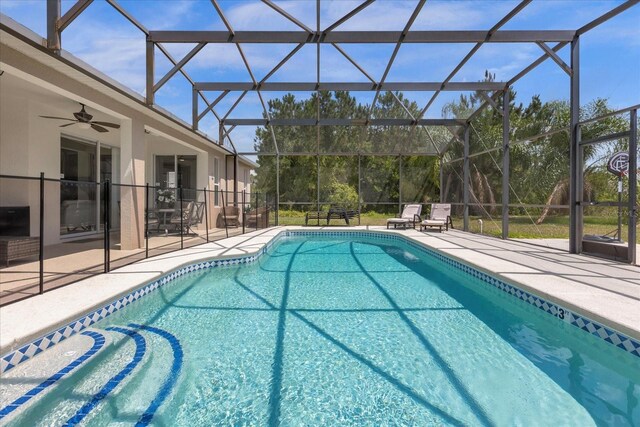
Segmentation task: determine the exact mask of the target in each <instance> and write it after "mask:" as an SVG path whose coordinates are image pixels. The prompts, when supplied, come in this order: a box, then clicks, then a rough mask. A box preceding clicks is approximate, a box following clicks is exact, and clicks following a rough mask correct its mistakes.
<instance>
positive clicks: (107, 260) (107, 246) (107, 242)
mask: <svg viewBox="0 0 640 427" xmlns="http://www.w3.org/2000/svg"><path fill="white" fill-rule="evenodd" d="M103 185H104V189H103V191H102V193H103V196H102V202H103V204H104V226H103V228H104V272H105V273H108V272H109V270H111V252H110V250H111V239H110V237H111V236H110V235H109V234H110V233H111V226H110V225H111V224H110V222H111V221H110V218H109V216H110V213H111V203H109V202H110V201H111V183H110V182H109V180H108V179H107V180H106V181H105V182H104V184H103Z"/></svg>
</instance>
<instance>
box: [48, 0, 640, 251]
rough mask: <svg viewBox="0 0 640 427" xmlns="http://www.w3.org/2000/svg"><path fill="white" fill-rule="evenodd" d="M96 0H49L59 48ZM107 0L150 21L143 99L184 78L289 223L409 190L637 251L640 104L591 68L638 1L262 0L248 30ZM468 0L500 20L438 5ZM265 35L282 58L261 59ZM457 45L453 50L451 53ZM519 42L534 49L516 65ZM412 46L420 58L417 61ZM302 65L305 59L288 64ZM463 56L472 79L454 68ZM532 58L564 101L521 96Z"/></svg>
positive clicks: (465, 212) (409, 196)
mask: <svg viewBox="0 0 640 427" xmlns="http://www.w3.org/2000/svg"><path fill="white" fill-rule="evenodd" d="M91 3H92V2H91V1H78V2H77V3H75V4H74V5H73V6H72V7H71V8H70V9H69V10H68V11H66V12H65V13H64V14H62V13H61V10H60V2H59V1H49V2H48V6H49V10H48V13H49V15H48V21H49V28H48V42H49V48H50V49H60V48H61V33H62V31H63V30H64V29H65V28H66V27H67V26H68V25H69V24H70V23H71V22H72V21H73V20H74V19H77V18H78V17H79V16H80V15H81V14H82V13H85V9H87V8H88V7H89V6H90V4H91ZM107 3H108V5H109V6H110V7H112V8H113V9H115V11H117V12H118V13H119V14H120V15H121V16H122V17H124V18H126V20H128V21H129V23H130V24H131V25H133V26H135V27H136V28H137V29H138V30H140V32H141V33H142V34H141V37H146V62H145V69H146V88H145V97H146V103H147V104H148V105H149V106H154V105H156V104H157V103H158V98H159V97H160V95H161V93H162V90H163V87H165V85H167V84H168V82H170V81H172V80H174V79H176V78H180V79H181V81H182V83H183V84H182V85H181V86H180V88H182V90H185V91H187V92H188V93H189V96H190V99H191V117H190V119H191V123H190V126H191V127H192V128H193V130H194V131H199V132H200V131H208V132H211V130H212V129H213V130H214V132H213V133H216V138H214V139H217V140H216V141H215V143H217V144H219V145H221V146H223V147H225V148H226V149H227V150H228V151H229V155H233V156H240V155H242V156H247V157H249V158H250V159H254V160H255V161H256V163H257V165H258V167H257V169H256V171H255V175H254V176H253V181H254V182H253V183H254V184H255V188H256V190H257V191H259V192H262V193H264V194H266V195H267V199H268V200H269V201H270V202H269V203H270V205H271V207H272V209H273V210H274V211H276V212H277V216H276V221H277V223H278V224H281V225H282V224H292V223H297V224H301V223H303V220H304V212H308V211H317V210H322V209H327V207H328V206H330V205H340V206H349V208H350V209H355V210H358V211H359V212H360V213H361V223H363V224H372V225H373V224H384V221H385V218H387V217H389V216H393V215H394V214H397V213H398V212H400V211H401V210H402V207H403V205H404V204H407V203H420V204H423V205H425V211H427V210H428V204H429V203H433V202H443V203H450V204H451V205H452V213H453V217H454V218H453V219H454V226H455V227H456V228H459V229H462V230H464V231H469V232H472V233H483V234H489V235H493V236H496V237H499V238H503V239H507V238H517V239H524V240H533V239H539V240H537V243H539V244H544V245H553V246H556V247H559V248H562V249H566V250H567V251H569V252H571V253H581V252H589V253H595V254H600V255H603V256H608V257H612V258H616V259H619V260H626V261H628V262H635V259H636V243H637V233H636V228H637V209H638V201H637V169H638V167H637V157H638V143H637V128H638V108H639V107H640V105H638V104H640V102H632V103H630V104H629V105H627V106H626V108H622V109H620V108H612V107H610V106H609V105H608V103H607V100H606V99H603V98H595V99H586V98H584V97H583V98H581V79H580V77H581V50H582V49H584V48H585V44H586V43H587V42H588V34H590V32H591V31H592V30H594V29H596V28H598V27H599V26H602V25H607V22H608V21H609V20H612V19H617V18H619V17H620V16H625V14H628V13H631V12H634V11H635V9H637V4H638V1H637V0H630V1H625V2H605V3H604V5H605V6H606V7H604V9H603V10H599V11H598V13H596V14H593V16H590V14H589V13H583V14H577V13H576V16H578V15H579V17H568V16H560V17H558V16H554V20H556V21H558V22H556V21H554V24H550V25H549V26H548V27H547V26H545V25H544V24H540V22H544V20H542V21H537V23H536V24H532V22H533V21H530V20H527V19H528V18H527V17H528V16H530V15H529V13H530V12H531V11H532V9H533V10H535V9H536V8H538V9H540V8H543V9H544V8H545V7H547V8H550V9H549V11H548V12H547V13H549V16H550V17H551V16H552V15H553V14H554V13H556V12H557V11H554V10H553V7H555V5H554V2H537V1H530V0H525V1H521V2H472V3H464V4H463V5H462V6H461V3H460V2H454V3H453V4H452V3H446V2H445V3H443V2H430V1H426V0H418V1H412V2H395V3H394V7H395V8H396V10H397V13H398V14H399V16H402V17H403V18H402V23H401V24H400V25H399V27H398V28H397V29H394V30H386V29H385V30H379V28H378V27H377V25H378V24H379V23H380V22H382V21H384V19H385V18H384V17H381V16H380V15H381V14H382V13H383V12H384V10H386V8H388V6H389V3H387V2H375V1H373V0H366V1H362V2H346V3H344V4H348V5H349V8H348V9H345V10H344V11H343V12H342V13H341V14H340V15H339V16H338V17H337V18H336V17H335V13H334V16H333V17H331V16H330V14H329V13H327V8H326V5H325V4H324V2H323V1H322V0H318V1H315V2H313V1H308V2H299V3H295V2H293V3H291V2H273V1H271V0H263V1H262V2H261V3H260V2H256V3H255V4H253V3H251V6H252V7H254V6H255V7H261V8H263V11H264V14H265V16H269V17H270V18H269V19H273V20H278V19H279V21H278V22H280V23H281V28H279V29H274V28H273V25H271V26H270V27H269V28H268V29H254V28H247V27H246V26H243V25H242V21H241V20H239V21H237V22H235V21H234V19H237V14H236V13H234V14H228V13H227V10H228V9H229V8H230V6H229V5H228V3H225V2H219V1H217V0H211V2H210V4H209V3H208V2H203V4H202V5H201V8H202V12H201V13H206V14H209V15H208V16H210V17H211V20H212V21H213V20H216V21H219V22H220V23H221V25H222V27H221V28H220V25H219V26H218V27H217V28H218V29H215V30H211V29H210V27H206V28H203V29H202V30H200V29H198V30H194V29H191V28H189V29H184V30H175V29H172V30H162V31H156V30H155V29H154V28H147V27H146V26H145V25H144V24H143V23H141V21H140V19H141V18H140V16H139V15H136V14H135V13H134V12H132V11H130V10H128V8H127V5H126V4H124V3H123V4H122V5H121V4H119V3H117V2H116V1H115V0H107ZM329 3H330V2H329ZM344 4H343V5H342V8H343V9H344V7H345V6H344ZM332 5H333V6H335V4H334V3H330V4H329V6H332ZM489 5H491V7H489ZM459 7H462V8H468V9H474V8H475V9H483V8H484V11H485V12H486V11H487V10H488V9H489V8H490V9H491V23H489V24H486V23H485V22H484V21H483V22H477V23H476V22H465V23H464V25H461V24H460V25H456V24H455V20H451V21H448V22H434V20H430V18H429V17H430V16H431V15H432V14H434V13H435V12H437V11H438V10H439V9H443V8H444V9H446V8H453V9H456V8H459ZM573 7H575V8H576V9H581V8H582V7H583V5H582V3H580V2H576V3H575V5H574V6H573ZM304 8H306V9H313V10H311V11H309V10H307V11H306V12H305V13H304V16H305V18H304V19H303V18H300V17H299V15H298V14H299V13H300V12H299V11H300V10H301V9H304ZM205 9H206V10H205ZM453 9H452V13H455V10H453ZM403 14H404V15H403ZM394 19H395V20H396V21H397V17H395V16H394ZM564 19H567V22H566V23H564V22H563V20H564ZM579 20H581V21H579ZM58 22H62V23H63V24H64V25H62V26H60V25H56V23H58ZM636 24H637V22H636ZM447 25H449V26H448V27H447ZM385 28H386V27H385ZM558 28H560V29H558ZM585 39H586V41H584V40H585ZM612 43H613V42H612ZM255 51H260V52H262V53H263V54H264V53H265V52H266V53H268V54H269V56H270V57H271V59H272V61H271V63H270V65H269V66H268V67H266V69H265V65H264V64H262V63H260V64H257V63H256V62H257V61H254V60H253V58H254V56H253V55H252V54H250V53H251V52H255ZM452 51H453V52H457V54H458V58H459V59H458V60H456V61H453V62H451V61H445V60H442V61H440V59H439V58H440V57H444V54H443V52H452ZM509 51H521V52H526V53H527V55H526V56H531V57H532V58H533V59H532V60H531V61H530V62H529V63H528V65H525V66H524V67H522V68H519V69H513V70H512V69H510V68H508V67H507V66H506V64H505V62H504V59H503V57H504V56H505V52H509ZM207 52H208V55H209V56H207V58H208V60H209V61H211V63H212V64H215V63H222V64H224V63H225V61H241V63H242V65H243V68H244V71H246V72H243V73H241V74H236V75H232V76H229V75H227V76H225V77H222V78H218V79H211V80H207V79H205V78H203V77H194V76H193V75H192V73H191V72H190V64H192V63H193V62H194V61H197V58H198V57H199V55H206V54H207ZM532 52H533V54H532ZM263 56H264V55H263ZM416 57H421V58H424V61H423V62H422V63H420V61H418V64H417V66H416V62H415V58H416ZM631 57H632V58H637V55H635V56H633V55H632V56H631ZM408 58H412V59H413V60H414V61H413V62H412V63H411V64H412V65H410V66H409V65H406V64H407V63H408V62H410V61H408ZM292 64H294V65H295V67H298V68H295V67H294V68H293V69H294V70H295V69H300V70H302V68H305V70H306V72H302V71H301V72H300V73H298V74H295V75H294V77H293V78H292V77H288V78H284V77H283V76H282V74H281V71H282V70H283V69H286V68H287V67H292V66H293V65H292ZM603 65H606V64H603ZM635 65H636V66H640V64H635ZM409 68H410V69H409ZM469 68H473V69H477V70H478V72H477V73H476V75H477V78H476V79H475V80H471V79H469V78H468V77H464V78H461V77H460V76H461V75H463V71H465V70H468V69H469ZM258 69H259V70H260V72H258V71H257V70H258ZM445 69H446V70H445ZM505 69H507V70H508V71H507V72H505V71H504V70H505ZM265 70H266V71H265ZM345 70H348V71H349V72H346V71H345ZM434 70H440V72H439V73H438V72H434ZM442 70H444V71H442ZM536 73H537V76H538V77H537V78H536V79H535V81H534V84H538V85H547V84H551V83H550V82H551V81H552V80H553V81H556V82H557V83H554V85H555V86H554V87H557V88H559V89H558V96H557V100H556V101H543V100H541V99H540V97H538V96H536V92H535V91H533V92H532V94H529V97H530V99H525V98H520V97H519V96H518V92H517V90H518V83H519V82H520V81H523V80H526V79H527V78H529V76H530V75H532V74H536ZM505 74H509V75H510V77H509V78H503V76H504V75H505ZM286 75H287V76H291V75H292V74H291V73H288V74H286ZM464 75H465V76H467V75H468V74H464ZM588 84H594V82H593V80H591V81H589V82H588ZM582 89H584V84H583V85H582ZM630 89H631V90H635V89H637V86H634V87H633V88H630ZM636 95H638V94H637V93H636ZM638 98H640V96H637V97H636V99H637V101H640V99H638ZM247 105H249V106H251V108H246V106H247Z"/></svg>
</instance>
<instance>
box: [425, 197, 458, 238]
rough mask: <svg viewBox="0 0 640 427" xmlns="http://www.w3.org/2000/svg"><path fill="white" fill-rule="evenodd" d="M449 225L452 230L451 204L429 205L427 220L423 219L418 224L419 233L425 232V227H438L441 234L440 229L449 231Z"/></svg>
mask: <svg viewBox="0 0 640 427" xmlns="http://www.w3.org/2000/svg"><path fill="white" fill-rule="evenodd" d="M449 224H451V228H453V221H452V220H451V204H449V203H433V204H432V205H431V212H430V213H429V219H425V220H424V221H422V222H421V223H420V231H424V230H426V229H427V227H428V228H435V227H438V229H439V230H440V232H441V233H442V227H445V228H446V231H449Z"/></svg>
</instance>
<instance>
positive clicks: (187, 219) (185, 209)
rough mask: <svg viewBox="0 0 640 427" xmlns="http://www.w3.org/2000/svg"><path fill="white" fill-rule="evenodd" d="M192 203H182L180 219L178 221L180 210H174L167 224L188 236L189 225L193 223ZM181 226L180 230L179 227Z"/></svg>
mask: <svg viewBox="0 0 640 427" xmlns="http://www.w3.org/2000/svg"><path fill="white" fill-rule="evenodd" d="M193 206H194V204H193V202H182V219H180V209H176V210H175V212H174V213H173V214H172V215H171V219H170V220H169V224H173V225H174V226H175V227H176V229H177V230H180V231H181V232H183V233H184V234H188V233H189V231H190V230H191V224H192V221H193ZM181 225H182V229H180V226H181Z"/></svg>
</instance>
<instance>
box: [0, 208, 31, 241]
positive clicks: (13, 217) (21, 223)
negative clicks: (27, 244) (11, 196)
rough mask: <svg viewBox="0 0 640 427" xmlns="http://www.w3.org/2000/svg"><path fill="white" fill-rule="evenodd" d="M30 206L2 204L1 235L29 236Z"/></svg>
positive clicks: (0, 210) (0, 217) (0, 209)
mask: <svg viewBox="0 0 640 427" xmlns="http://www.w3.org/2000/svg"><path fill="white" fill-rule="evenodd" d="M29 219H30V216H29V206H0V236H29V234H30V231H31V228H30V225H29Z"/></svg>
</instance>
